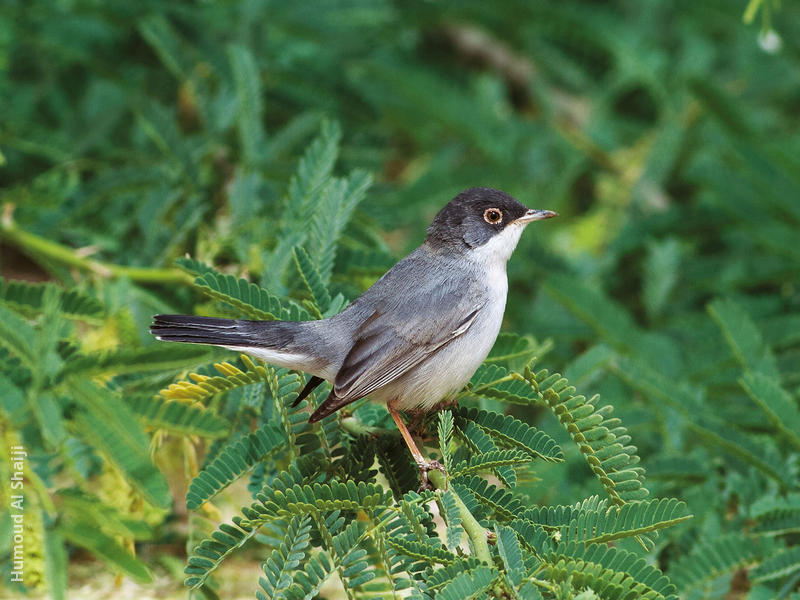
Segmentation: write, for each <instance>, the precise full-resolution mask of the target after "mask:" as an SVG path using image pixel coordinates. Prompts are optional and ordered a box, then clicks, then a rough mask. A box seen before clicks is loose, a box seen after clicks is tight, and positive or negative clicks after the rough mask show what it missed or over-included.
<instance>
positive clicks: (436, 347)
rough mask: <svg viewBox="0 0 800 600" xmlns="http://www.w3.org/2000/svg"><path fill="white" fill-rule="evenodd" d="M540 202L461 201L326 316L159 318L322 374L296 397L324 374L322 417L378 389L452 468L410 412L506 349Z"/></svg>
mask: <svg viewBox="0 0 800 600" xmlns="http://www.w3.org/2000/svg"><path fill="white" fill-rule="evenodd" d="M555 216H557V214H556V213H554V212H553V211H550V210H530V209H528V208H527V207H525V206H523V205H522V204H520V203H519V202H517V201H516V200H515V199H514V198H512V197H511V196H509V195H508V194H506V193H504V192H501V191H499V190H495V189H491V188H472V189H468V190H466V191H464V192H462V193H460V194H459V195H458V196H456V197H455V198H453V199H452V200H451V201H450V202H449V203H448V204H447V206H445V207H444V208H443V209H442V210H441V211H439V213H438V214H437V215H436V217H435V218H434V219H433V223H431V226H430V227H429V228H428V235H427V237H426V238H425V241H424V242H423V244H422V245H421V246H420V247H419V248H417V249H416V250H414V251H413V252H412V253H411V254H409V255H408V256H406V257H405V258H404V259H403V260H401V261H400V262H399V263H397V264H396V265H395V266H394V267H392V268H391V269H389V271H387V273H386V274H385V275H384V276H383V277H381V278H380V279H379V280H378V281H376V282H375V284H374V285H373V286H372V287H370V288H369V289H368V290H367V291H366V292H364V293H363V294H362V295H361V296H359V297H358V298H356V300H355V301H353V303H352V304H350V305H349V306H348V307H347V308H345V309H344V310H343V311H342V312H340V313H339V314H337V315H335V316H333V317H330V318H328V319H322V320H319V321H303V322H289V321H243V320H234V319H216V318H209V317H193V316H187V315H156V316H155V317H154V322H153V325H152V326H151V328H150V332H151V333H152V334H153V335H154V336H156V337H157V338H158V339H159V340H164V341H169V342H189V343H194V344H213V345H215V346H223V347H225V348H229V349H230V350H236V351H238V352H244V353H246V354H250V355H252V356H255V357H257V358H260V359H262V360H264V361H266V362H269V363H272V364H274V365H279V366H281V367H288V368H290V369H295V370H298V371H305V372H306V373H309V374H310V375H312V377H311V379H310V380H309V382H308V384H307V385H306V386H305V388H304V389H303V390H302V391H301V393H300V396H299V397H298V398H297V400H296V401H295V404H296V403H297V402H299V401H300V400H302V399H303V398H305V397H306V396H307V395H308V394H309V393H310V392H311V391H312V390H313V389H314V388H315V387H316V386H318V385H319V384H321V383H322V382H323V381H329V382H331V383H333V390H332V391H331V393H330V394H329V395H328V397H327V398H326V399H325V401H324V402H323V403H322V404H320V405H319V408H317V410H315V411H314V413H313V414H312V415H311V418H310V419H309V420H310V421H311V422H312V423H313V422H315V421H319V420H320V419H323V418H325V417H327V416H328V415H330V414H331V413H333V412H335V411H337V410H339V409H340V408H342V407H343V406H345V405H347V404H350V403H351V402H355V401H356V400H359V399H360V398H363V397H365V396H367V395H371V397H372V399H374V400H377V401H380V402H385V403H386V406H387V408H388V409H389V413H390V414H391V415H392V418H393V419H394V421H395V423H397V427H398V428H399V429H400V433H401V434H402V435H403V439H404V440H405V442H406V444H407V445H408V447H409V450H410V451H411V454H412V455H413V456H414V459H415V460H416V462H417V465H418V466H419V469H420V475H421V479H422V484H423V486H425V485H427V478H428V477H427V474H428V471H429V470H430V469H434V468H435V469H440V470H443V468H442V466H441V465H440V464H438V463H437V462H436V461H428V460H426V459H425V458H424V457H423V456H422V453H421V452H420V451H419V449H418V448H417V446H416V444H415V443H414V440H413V439H412V437H411V434H410V433H409V431H408V428H407V427H406V425H405V423H404V422H403V420H402V418H401V417H400V414H399V411H403V412H411V413H419V412H426V411H430V410H432V409H433V408H434V407H435V406H436V405H438V404H440V403H442V402H447V401H449V400H452V398H453V397H454V396H455V395H456V394H457V393H458V392H459V391H460V390H461V389H462V388H463V387H464V386H465V385H466V383H467V382H468V381H469V380H470V378H471V377H472V375H473V373H475V370H476V369H477V368H478V366H479V365H480V364H481V363H482V362H483V361H484V359H485V358H486V356H487V355H488V354H489V351H490V350H491V348H492V346H493V345H494V342H495V339H496V338H497V334H498V332H499V331H500V324H501V323H502V321H503V312H504V311H505V307H506V295H507V292H508V279H507V277H506V262H507V261H508V259H509V258H510V257H511V253H512V252H513V251H514V248H516V246H517V242H518V241H519V238H520V235H521V234H522V230H523V229H525V226H526V225H527V224H528V223H530V222H531V221H538V220H541V219H549V218H551V217H555Z"/></svg>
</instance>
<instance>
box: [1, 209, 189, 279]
mask: <svg viewBox="0 0 800 600" xmlns="http://www.w3.org/2000/svg"><path fill="white" fill-rule="evenodd" d="M12 210H13V205H11V204H6V205H5V206H4V207H3V218H2V222H0V239H3V240H6V241H7V242H9V243H10V244H11V245H13V246H16V247H17V248H19V249H20V250H21V251H22V252H24V253H25V254H28V255H30V256H32V257H34V258H35V257H43V258H46V259H48V260H51V261H55V262H58V263H61V264H65V265H68V266H70V267H74V268H76V269H79V270H81V271H88V272H90V273H94V274H95V275H100V276H101V277H127V278H128V279H130V280H131V281H136V282H139V283H180V284H191V283H192V282H193V281H194V278H193V277H192V276H191V275H188V274H187V273H184V272H183V271H179V270H178V269H152V268H148V267H129V266H124V265H115V264H112V263H105V262H101V261H98V260H92V259H90V258H87V257H85V256H82V255H81V253H80V252H79V251H77V250H75V249H73V248H70V247H69V246H64V245H62V244H59V243H58V242H54V241H52V240H48V239H46V238H43V237H40V236H38V235H35V234H33V233H28V232H27V231H23V230H22V229H19V228H18V227H17V226H16V225H14V222H13V219H12V218H11V211H12Z"/></svg>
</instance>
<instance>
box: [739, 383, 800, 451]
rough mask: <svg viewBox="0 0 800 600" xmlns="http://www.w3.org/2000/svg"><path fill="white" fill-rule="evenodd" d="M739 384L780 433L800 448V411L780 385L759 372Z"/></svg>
mask: <svg viewBox="0 0 800 600" xmlns="http://www.w3.org/2000/svg"><path fill="white" fill-rule="evenodd" d="M739 383H740V384H741V386H742V387H743V388H744V390H745V391H746V392H747V393H748V394H749V396H750V397H751V398H752V399H753V401H754V402H755V403H756V404H757V405H758V406H759V408H761V410H763V411H764V412H765V413H766V414H767V417H768V418H769V420H770V421H772V423H773V424H774V425H775V427H776V428H777V429H778V431H780V432H781V433H782V434H783V436H784V437H785V438H786V439H787V440H788V441H790V442H791V443H792V444H794V445H795V446H797V447H798V448H800V410H798V408H797V403H796V402H794V401H793V400H792V397H791V396H790V395H789V394H788V393H787V392H786V391H785V390H784V389H783V388H782V387H781V385H780V383H779V382H778V381H776V380H775V379H774V378H772V377H769V376H768V375H765V374H763V373H758V372H756V373H753V372H748V373H745V375H744V377H742V378H741V379H740V380H739Z"/></svg>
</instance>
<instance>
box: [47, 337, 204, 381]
mask: <svg viewBox="0 0 800 600" xmlns="http://www.w3.org/2000/svg"><path fill="white" fill-rule="evenodd" d="M213 354H214V351H213V350H210V349H209V348H203V347H198V346H190V345H180V346H178V345H176V344H158V345H154V346H146V347H144V348H130V349H121V350H114V351H111V352H97V353H93V354H74V355H72V356H71V357H70V358H69V359H68V360H67V361H66V363H65V364H64V366H63V368H62V369H61V371H60V373H59V377H60V378H64V377H66V376H69V375H80V376H84V377H86V376H92V375H105V374H114V375H121V374H129V373H147V372H152V371H176V370H179V369H186V368H189V367H191V366H193V365H197V364H198V363H202V362H204V361H206V360H208V359H209V358H211V357H212V356H213Z"/></svg>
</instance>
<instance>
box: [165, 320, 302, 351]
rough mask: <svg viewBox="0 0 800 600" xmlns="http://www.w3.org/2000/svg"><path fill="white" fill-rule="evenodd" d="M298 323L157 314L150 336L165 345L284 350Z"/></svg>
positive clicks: (291, 338) (291, 340)
mask: <svg viewBox="0 0 800 600" xmlns="http://www.w3.org/2000/svg"><path fill="white" fill-rule="evenodd" d="M297 325H298V324H297V323H286V322H283V321H243V320H239V319H218V318H214V317H194V316H191V315H156V316H154V317H153V324H152V325H151V326H150V333H152V334H153V335H154V336H156V337H157V338H158V339H159V340H164V341H165V342H188V343H191V344H213V345H215V346H248V347H253V348H284V347H286V346H289V345H290V344H291V343H292V342H293V340H294V337H295V334H296V332H297Z"/></svg>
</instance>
